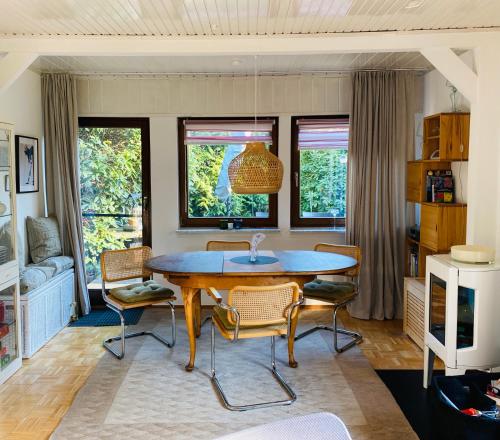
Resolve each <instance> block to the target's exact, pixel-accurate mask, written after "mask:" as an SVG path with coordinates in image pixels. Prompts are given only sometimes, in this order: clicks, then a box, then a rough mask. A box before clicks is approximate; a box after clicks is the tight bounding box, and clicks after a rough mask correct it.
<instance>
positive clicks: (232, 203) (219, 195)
mask: <svg viewBox="0 0 500 440" xmlns="http://www.w3.org/2000/svg"><path fill="white" fill-rule="evenodd" d="M244 148H245V146H244V145H243V144H229V145H191V144H190V145H188V146H187V160H188V166H187V168H188V216H189V218H210V217H212V218H213V217H222V218H224V217H242V218H255V217H258V218H268V217H269V196H268V195H267V194H233V193H231V190H230V184H229V177H228V175H227V168H228V166H229V163H230V162H231V160H232V159H233V158H234V157H235V156H236V155H238V154H239V153H240V152H241V151H243V149H244Z"/></svg>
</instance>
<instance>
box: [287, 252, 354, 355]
mask: <svg viewBox="0 0 500 440" xmlns="http://www.w3.org/2000/svg"><path fill="white" fill-rule="evenodd" d="M321 245H323V244H319V245H316V247H315V250H317V248H318V246H321ZM357 260H358V268H359V264H360V263H359V262H360V260H359V258H357ZM358 270H359V269H358ZM350 278H351V282H353V283H354V295H353V297H352V298H350V299H349V300H347V301H344V302H341V303H332V304H333V327H329V326H327V325H317V326H316V327H313V328H311V329H309V330H306V331H305V332H302V333H300V334H298V335H297V336H295V340H296V341H298V340H299V339H302V338H305V337H306V336H308V335H310V334H311V333H314V332H317V331H319V330H326V331H329V332H332V333H333V348H334V349H335V351H336V352H337V353H343V352H344V351H346V350H348V349H349V348H351V347H353V346H354V345H356V344H359V343H360V342H361V341H362V340H363V336H362V335H361V334H360V333H357V332H353V331H351V330H346V329H344V328H339V327H338V325H337V312H338V311H339V309H341V308H342V307H345V306H347V304H349V303H350V302H351V301H353V300H354V298H356V296H357V295H358V293H359V273H358V274H356V276H351V277H350ZM305 297H306V298H307V294H305ZM339 333H340V334H342V335H346V336H349V337H351V338H352V340H351V341H349V342H347V343H346V344H344V345H342V346H341V347H339V343H338V334H339Z"/></svg>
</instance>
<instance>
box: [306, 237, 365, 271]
mask: <svg viewBox="0 0 500 440" xmlns="http://www.w3.org/2000/svg"><path fill="white" fill-rule="evenodd" d="M314 250H315V251H318V252H332V253H334V254H341V255H345V256H347V257H352V258H354V259H355V260H356V261H357V262H358V265H357V266H356V267H353V268H352V269H350V270H348V271H346V273H345V275H347V276H349V277H357V276H358V275H359V271H360V270H361V248H360V247H359V246H349V245H340V244H329V243H318V244H317V245H316V246H314Z"/></svg>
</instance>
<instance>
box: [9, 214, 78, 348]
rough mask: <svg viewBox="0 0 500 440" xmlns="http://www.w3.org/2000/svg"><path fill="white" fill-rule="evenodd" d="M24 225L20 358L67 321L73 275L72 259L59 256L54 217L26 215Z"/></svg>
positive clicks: (69, 316)
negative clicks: (26, 261) (26, 260)
mask: <svg viewBox="0 0 500 440" xmlns="http://www.w3.org/2000/svg"><path fill="white" fill-rule="evenodd" d="M26 228H27V232H28V244H29V256H30V260H31V263H29V264H28V265H26V266H25V267H20V280H19V284H20V292H21V321H22V334H23V357H25V358H29V357H31V356H33V354H35V352H36V351H38V350H39V349H40V348H41V347H43V346H44V345H45V344H46V343H47V342H48V341H49V340H50V339H51V338H52V337H53V336H55V335H56V334H57V333H58V332H59V331H60V330H61V329H63V328H64V327H65V326H66V325H67V324H68V323H69V321H70V319H71V315H72V314H73V304H74V296H75V277H74V270H73V258H72V257H69V256H65V255H62V247H61V240H60V237H59V226H58V224H57V220H56V219H55V218H53V217H40V218H32V217H28V218H27V219H26ZM19 260H20V261H21V262H23V261H24V260H23V258H22V256H20V258H19ZM21 264H22V263H21ZM22 266H24V265H22Z"/></svg>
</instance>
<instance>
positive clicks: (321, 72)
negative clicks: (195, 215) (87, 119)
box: [41, 68, 431, 78]
mask: <svg viewBox="0 0 500 440" xmlns="http://www.w3.org/2000/svg"><path fill="white" fill-rule="evenodd" d="M430 70H431V69H425V68H395V69H390V68H379V69H376V68H375V69H338V70H303V71H300V72H273V71H269V72H266V71H264V72H260V73H259V75H258V76H283V77H285V76H300V75H346V74H349V73H353V72H389V71H404V72H416V73H421V74H425V73H427V72H429V71H430ZM41 73H56V72H43V71H42V72H41ZM57 73H60V72H57ZM65 73H67V72H65ZM70 73H71V74H72V75H74V76H77V77H117V78H123V77H129V78H168V77H173V76H175V77H179V76H183V77H200V76H201V77H203V76H205V77H207V76H218V77H252V78H253V76H254V75H253V74H252V73H225V72H169V73H159V72H158V73H157V72H142V73H139V72H136V73H132V72H70Z"/></svg>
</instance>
